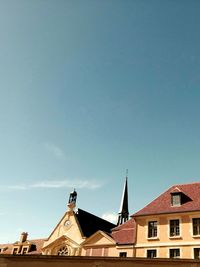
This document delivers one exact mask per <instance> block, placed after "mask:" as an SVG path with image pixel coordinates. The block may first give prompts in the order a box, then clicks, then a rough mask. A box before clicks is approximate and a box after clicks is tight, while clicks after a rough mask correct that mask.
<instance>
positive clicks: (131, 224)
mask: <svg viewBox="0 0 200 267" xmlns="http://www.w3.org/2000/svg"><path fill="white" fill-rule="evenodd" d="M135 231H136V227H135V220H134V219H130V220H129V221H127V222H125V223H124V224H122V225H120V226H118V227H115V228H114V229H112V233H111V236H112V238H113V239H114V240H115V242H116V243H117V244H118V245H125V244H129V245H131V244H134V243H135Z"/></svg>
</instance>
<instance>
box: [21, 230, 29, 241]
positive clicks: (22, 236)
mask: <svg viewBox="0 0 200 267" xmlns="http://www.w3.org/2000/svg"><path fill="white" fill-rule="evenodd" d="M27 237H28V233H27V232H23V233H21V235H20V240H19V241H20V243H23V242H26V240H27Z"/></svg>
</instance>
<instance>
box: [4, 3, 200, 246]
mask: <svg viewBox="0 0 200 267" xmlns="http://www.w3.org/2000/svg"><path fill="white" fill-rule="evenodd" d="M199 25H200V1H199V0H190V1H189V0H165V1H160V0H101V1H99V0H84V1H83V0H57V1H56V0H28V1H27V0H18V1H15V0H0V62H1V64H0V126H1V128H0V162H1V164H0V243H3V242H7V241H10V242H13V241H16V240H17V239H18V236H19V234H20V232H22V231H27V232H29V238H40V237H47V236H48V235H49V234H50V232H51V230H52V229H53V227H54V226H55V225H56V224H57V222H58V221H59V219H60V218H61V217H62V215H63V213H64V212H65V210H66V203H67V201H68V196H69V192H70V191H71V190H72V189H73V188H74V187H75V188H76V189H77V192H78V202H77V205H78V207H80V208H82V209H84V210H87V211H89V212H91V213H94V214H96V215H98V216H103V215H105V214H107V215H109V214H117V212H118V209H119V206H120V200H121V193H122V189H123V183H124V177H125V174H126V169H127V168H128V169H129V209H130V214H133V213H134V212H135V211H137V210H139V209H140V208H142V207H143V206H144V205H146V204H147V203H148V202H150V201H151V200H152V199H153V198H155V197H157V196H158V195H159V194H160V193H161V192H163V191H164V190H166V189H167V188H168V187H169V186H171V185H173V184H177V183H190V182H194V181H199V180H200V179H199V178H200V30H199Z"/></svg>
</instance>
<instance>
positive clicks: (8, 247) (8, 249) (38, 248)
mask: <svg viewBox="0 0 200 267" xmlns="http://www.w3.org/2000/svg"><path fill="white" fill-rule="evenodd" d="M27 241H28V242H27ZM27 241H26V242H24V245H25V246H26V245H27V243H29V244H31V246H32V249H31V251H30V252H28V253H27V254H31V255H32V254H36V255H40V254H42V247H43V244H44V241H45V239H33V240H27ZM18 244H19V243H18V242H15V243H13V244H0V249H1V248H4V250H3V251H2V252H1V253H0V254H12V252H13V247H16V245H18ZM22 246H23V243H22Z"/></svg>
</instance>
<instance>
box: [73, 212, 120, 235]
mask: <svg viewBox="0 0 200 267" xmlns="http://www.w3.org/2000/svg"><path fill="white" fill-rule="evenodd" d="M76 218H77V219H78V222H79V225H80V227H81V230H82V232H83V235H84V236H85V237H89V236H91V235H92V234H94V233H95V232H96V231H98V230H101V231H104V232H107V233H110V232H111V229H112V228H114V227H116V225H115V224H113V223H110V222H108V221H106V220H103V219H102V218H99V217H97V216H95V215H93V214H91V213H89V212H87V211H84V210H81V209H78V212H77V213H76Z"/></svg>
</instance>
